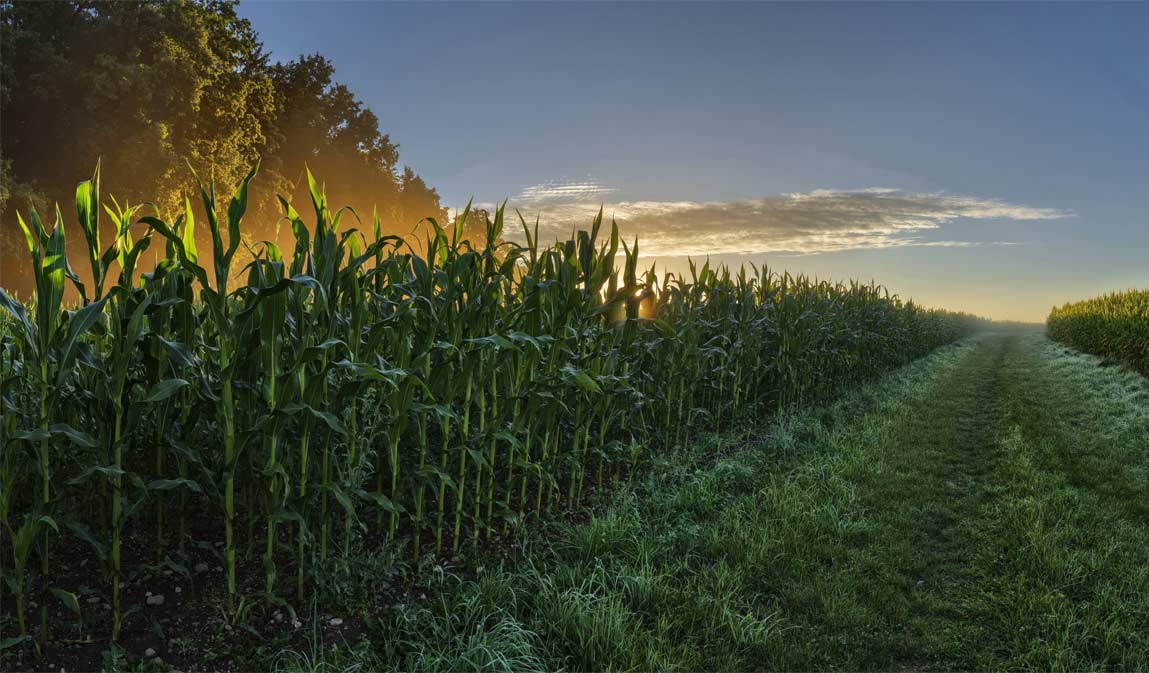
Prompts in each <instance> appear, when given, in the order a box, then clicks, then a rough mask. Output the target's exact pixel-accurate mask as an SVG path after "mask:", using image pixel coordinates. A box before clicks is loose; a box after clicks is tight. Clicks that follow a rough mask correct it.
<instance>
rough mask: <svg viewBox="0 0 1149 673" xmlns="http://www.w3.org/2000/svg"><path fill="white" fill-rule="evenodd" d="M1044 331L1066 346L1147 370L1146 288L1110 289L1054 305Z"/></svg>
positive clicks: (1148, 323)
mask: <svg viewBox="0 0 1149 673" xmlns="http://www.w3.org/2000/svg"><path fill="white" fill-rule="evenodd" d="M1046 332H1047V333H1048V334H1049V337H1050V338H1051V339H1054V340H1056V341H1060V342H1062V343H1064V344H1066V345H1067V346H1071V347H1073V348H1076V349H1078V350H1081V351H1085V352H1086V353H1093V354H1094V355H1101V356H1103V357H1109V358H1113V359H1114V360H1119V361H1121V362H1123V363H1125V364H1126V365H1128V366H1130V367H1132V368H1134V369H1136V370H1137V371H1140V372H1141V373H1143V374H1149V290H1129V291H1126V292H1113V293H1110V294H1106V295H1103V296H1100V297H1095V298H1093V299H1087V300H1085V301H1079V302H1075V303H1070V304H1065V305H1064V306H1061V307H1057V308H1054V309H1053V310H1052V311H1051V312H1050V314H1049V318H1048V320H1047V321H1046Z"/></svg>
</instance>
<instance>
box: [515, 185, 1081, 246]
mask: <svg viewBox="0 0 1149 673" xmlns="http://www.w3.org/2000/svg"><path fill="white" fill-rule="evenodd" d="M614 192H615V190H612V189H609V188H607V187H604V186H603V185H601V184H599V183H598V182H596V181H594V180H587V181H554V182H548V183H544V184H541V185H535V186H532V187H528V188H525V189H523V190H522V191H521V193H520V194H519V195H518V196H516V197H515V198H512V199H511V200H510V202H509V206H510V207H512V208H518V209H519V210H520V211H521V212H522V213H523V215H524V216H526V217H529V218H530V219H531V220H533V219H534V216H535V215H536V214H537V215H539V217H540V235H541V236H540V237H541V238H543V240H546V239H547V238H548V237H551V238H565V237H566V236H567V235H569V233H570V231H571V228H572V227H583V226H586V225H587V224H588V223H589V222H590V219H591V218H592V217H593V216H594V214H595V213H596V212H597V211H598V208H599V204H600V203H603V202H608V197H609V196H610V195H611V194H613V193H614ZM605 214H606V218H607V219H608V220H609V219H610V218H611V217H613V218H614V219H616V220H617V221H618V223H619V227H620V229H621V230H622V232H623V233H624V234H625V235H626V236H627V237H628V238H633V237H634V236H636V235H637V236H638V237H639V239H640V241H641V242H642V250H643V253H644V254H648V255H704V254H722V253H749V254H756V253H767V252H773V253H777V252H784V253H797V254H811V253H818V252H831V251H837V250H850V249H860V248H891V247H902V246H942V247H969V246H975V245H996V244H998V243H999V242H997V241H958V240H926V239H924V238H923V235H924V234H925V233H927V232H930V231H932V230H937V229H940V228H942V227H944V226H945V225H947V224H950V223H952V222H955V221H959V220H963V219H971V220H985V219H1002V220H1051V219H1059V218H1064V217H1071V216H1072V213H1070V212H1068V211H1064V210H1058V209H1054V208H1034V207H1030V206H1025V205H1019V204H1014V203H1008V202H1006V201H1002V200H999V199H985V198H978V197H971V196H953V195H947V194H928V193H926V194H923V193H910V192H903V191H901V190H897V189H891V188H885V187H874V188H867V189H848V190H835V189H818V190H814V191H811V192H805V193H792V194H782V195H777V196H766V197H762V198H755V199H742V200H736V201H622V202H619V203H616V204H614V205H611V204H609V202H608V203H607V205H606V207H605ZM510 229H511V230H513V229H514V228H513V227H511V228H510Z"/></svg>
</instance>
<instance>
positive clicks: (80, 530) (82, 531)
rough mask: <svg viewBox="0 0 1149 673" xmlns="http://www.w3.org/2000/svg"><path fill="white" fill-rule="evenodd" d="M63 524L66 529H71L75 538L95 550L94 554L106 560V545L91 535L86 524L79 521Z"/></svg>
mask: <svg viewBox="0 0 1149 673" xmlns="http://www.w3.org/2000/svg"><path fill="white" fill-rule="evenodd" d="M64 526H65V527H66V528H67V529H68V530H70V531H72V535H75V536H76V537H77V538H79V539H81V540H83V541H84V542H87V543H88V546H90V547H91V548H92V550H93V551H95V552H96V556H98V557H99V558H100V560H101V561H106V560H107V558H108V547H107V545H105V544H104V543H103V542H100V541H99V540H97V539H96V538H95V536H93V535H92V531H90V530H88V527H87V526H85V525H84V524H83V523H81V522H79V521H68V522H66V523H65V524H64Z"/></svg>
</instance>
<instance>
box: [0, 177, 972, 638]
mask: <svg viewBox="0 0 1149 673" xmlns="http://www.w3.org/2000/svg"><path fill="white" fill-rule="evenodd" d="M253 174H254V170H253V171H252V175H253ZM251 177H252V176H251V175H249V176H248V178H247V181H245V182H244V183H243V184H242V186H241V187H240V188H239V190H238V191H237V192H236V194H235V195H234V197H233V198H232V199H231V200H230V202H229V203H228V204H227V205H226V207H224V206H222V205H221V204H219V203H218V202H217V197H216V194H215V188H214V185H213V186H208V187H204V186H203V185H202V184H201V192H202V193H201V195H200V196H201V199H202V202H203V208H204V210H202V211H200V212H201V213H206V218H205V219H206V223H201V222H199V221H197V218H196V215H195V212H194V211H193V208H192V207H191V204H190V203H187V204H186V205H185V212H184V213H183V214H181V215H180V216H179V217H176V218H175V219H174V220H170V219H169V220H165V219H161V218H160V217H157V216H153V215H146V216H142V217H140V214H141V210H140V209H139V208H137V207H129V206H120V205H119V204H118V203H116V202H115V201H114V200H113V201H112V203H111V204H110V205H108V206H103V207H102V206H101V203H100V198H99V171H98V169H97V172H96V174H95V175H94V176H93V178H92V179H91V180H89V181H86V182H84V183H82V184H81V185H80V186H79V188H78V189H77V193H76V215H77V218H78V224H79V230H80V232H81V233H82V234H83V240H82V241H81V245H82V246H83V249H84V257H83V258H86V262H87V263H88V265H89V266H90V271H91V279H90V280H88V282H87V284H85V283H83V282H81V280H80V278H79V277H78V275H77V274H75V273H73V271H72V270H71V269H70V268H69V266H68V264H67V261H66V256H65V231H64V230H65V226H64V218H63V217H61V215H60V213H59V210H58V209H57V213H56V219H57V222H56V224H55V226H54V228H53V229H51V230H50V231H49V230H48V229H47V228H46V227H45V226H44V224H43V223H42V222H41V220H40V218H39V217H38V216H37V215H36V213H35V212H33V213H31V214H30V216H29V222H28V223H25V222H24V221H23V220H21V226H24V228H25V234H26V236H27V240H28V248H29V251H30V255H31V259H32V261H33V264H34V266H35V274H36V292H37V294H36V297H35V301H34V304H33V305H32V306H25V305H22V304H20V303H18V302H16V301H14V300H12V299H11V298H10V297H9V296H8V295H6V294H3V293H2V292H0V301H2V303H3V305H4V307H5V308H6V309H7V313H8V317H7V318H6V319H5V320H4V321H3V322H2V326H3V332H2V336H0V345H2V347H0V380H2V381H3V390H2V396H0V397H2V401H3V411H4V414H3V421H2V423H0V440H2V446H3V455H2V457H0V487H2V488H3V493H2V495H0V522H2V524H3V530H4V531H5V533H6V535H5V536H4V538H3V541H2V542H0V552H2V553H4V554H5V555H7V557H8V559H9V560H8V561H6V562H5V563H3V564H2V566H0V567H2V568H3V572H4V574H5V579H6V580H7V588H8V592H9V595H10V596H11V597H12V598H13V599H14V600H13V602H14V605H15V608H14V609H15V611H16V613H17V616H18V620H19V625H20V629H21V633H22V634H27V633H28V629H27V627H26V617H25V611H26V608H25V606H26V596H28V595H34V596H36V597H37V598H38V601H39V602H38V604H39V607H40V635H41V640H46V639H47V638H48V624H49V620H48V616H47V615H48V612H47V604H48V602H49V601H56V600H57V599H58V600H59V601H62V602H63V603H64V604H65V605H67V606H69V607H71V608H72V609H74V610H75V611H77V612H79V610H80V606H81V604H80V602H78V601H77V597H76V594H75V593H73V592H74V591H75V589H76V588H75V587H69V586H57V585H56V582H57V581H58V580H59V578H58V577H57V576H56V575H55V574H54V573H53V564H52V552H53V549H57V550H58V549H59V548H60V547H61V546H62V545H63V541H61V538H71V541H72V542H71V546H70V547H69V548H74V547H75V545H76V544H83V545H84V547H83V548H84V549H86V550H88V551H86V552H85V553H87V554H89V558H90V560H95V561H97V563H95V564H93V565H89V566H88V567H89V568H92V567H93V566H95V567H98V568H101V569H102V571H101V572H102V573H103V582H105V583H106V584H105V586H107V588H108V594H107V599H108V602H109V603H110V606H111V614H110V615H109V616H108V617H107V619H109V620H110V623H111V624H112V638H113V639H114V638H115V637H116V635H117V634H118V632H119V629H120V625H121V621H122V619H123V618H124V615H126V614H130V613H129V611H128V610H127V609H126V608H125V606H124V605H123V604H122V601H121V597H120V593H121V592H120V585H121V582H122V581H123V580H124V579H125V578H126V577H128V576H130V575H131V574H132V573H133V572H136V573H139V572H142V571H143V570H144V569H149V568H155V567H157V565H156V564H165V565H167V566H168V567H173V566H174V567H178V568H182V567H183V566H182V565H181V564H187V563H188V559H189V558H192V556H193V554H201V555H202V554H203V553H205V552H203V551H202V550H203V549H204V548H207V549H208V550H209V552H212V553H216V554H218V558H219V561H218V562H219V564H220V565H222V566H224V567H225V568H226V574H227V587H226V596H227V599H226V609H227V611H228V613H229V614H230V615H236V614H238V613H240V612H242V611H243V610H244V609H245V607H244V606H245V605H246V606H250V605H252V604H253V603H256V602H260V601H263V600H268V601H273V602H276V603H277V604H280V605H282V604H284V601H285V600H287V599H291V601H292V603H294V604H295V605H300V604H302V602H303V600H304V599H305V597H306V595H307V592H308V589H309V586H310V583H309V579H310V577H311V575H310V573H311V572H312V571H313V568H315V567H316V565H317V564H322V563H325V562H326V561H327V559H328V558H329V557H339V556H341V555H347V554H352V553H355V549H356V548H359V547H360V546H361V545H363V544H374V545H393V546H394V548H395V549H397V550H402V552H403V553H406V554H410V555H411V556H412V557H413V558H415V559H419V558H420V557H427V556H430V555H436V556H439V555H446V554H453V553H454V552H455V551H456V550H458V549H459V548H460V546H461V545H463V544H464V543H466V542H468V541H479V540H481V539H484V538H488V537H490V536H491V535H492V533H493V532H494V533H495V534H502V533H505V532H508V531H510V532H513V531H515V530H519V529H520V528H521V527H522V526H523V525H526V524H528V523H529V522H530V521H532V520H533V519H535V518H537V517H542V516H545V515H546V514H547V513H549V512H551V511H553V510H556V509H571V508H577V507H578V506H579V504H580V502H581V501H582V500H583V498H584V496H585V494H586V493H587V492H588V491H589V490H590V489H591V488H592V487H597V486H599V485H601V484H603V483H604V482H606V481H608V480H612V479H618V478H621V477H624V476H625V475H626V474H628V473H629V472H630V471H631V470H632V469H634V468H635V467H637V466H639V464H640V463H642V462H643V461H644V459H645V457H646V456H647V455H648V454H649V453H650V452H651V451H657V450H663V449H666V448H667V447H673V446H675V445H678V444H681V443H684V442H689V441H692V438H693V437H694V436H695V435H696V433H698V432H699V431H700V430H713V429H721V428H723V427H725V426H727V425H728V424H730V423H731V422H732V421H735V420H736V419H739V418H743V417H747V416H751V417H754V416H757V415H760V414H762V413H763V412H767V411H770V410H773V409H777V408H780V407H784V406H788V405H795V404H802V403H807V402H810V401H814V400H820V399H824V398H826V397H827V396H829V395H831V394H833V393H834V392H835V391H838V390H839V389H841V388H842V387H843V386H848V385H851V384H853V383H856V382H859V381H862V380H865V379H867V378H870V377H873V376H874V375H876V374H878V373H880V372H883V371H886V370H889V369H891V368H893V367H896V366H898V365H901V364H903V363H905V362H907V361H909V360H911V359H914V358H916V357H919V356H921V355H923V354H925V353H927V352H929V351H930V350H932V349H934V348H936V347H937V346H939V345H942V344H945V343H948V342H952V341H954V340H956V339H958V338H960V337H962V336H964V335H966V334H968V333H969V332H971V331H972V330H974V329H976V328H977V327H979V325H980V323H979V322H978V321H977V320H976V319H974V318H972V317H969V316H963V315H957V314H952V313H945V312H942V311H931V310H922V309H920V308H918V307H916V306H914V305H912V304H908V303H902V302H901V301H900V300H898V299H897V298H895V297H891V296H889V295H888V294H887V293H886V292H885V291H884V290H883V289H882V288H880V287H877V286H874V285H862V284H857V283H850V284H833V283H827V282H824V281H816V280H812V279H810V278H806V277H802V276H799V277H793V276H790V275H788V274H787V275H778V274H775V273H772V272H769V271H767V270H766V269H764V268H763V269H759V268H753V269H752V272H747V271H746V270H745V269H743V270H741V271H740V272H739V273H737V274H732V273H730V272H729V271H728V270H727V269H725V268H722V269H713V268H711V267H710V266H709V264H704V265H702V266H701V267H698V266H695V265H691V267H690V277H689V278H684V277H681V276H676V275H672V274H664V275H662V276H657V275H656V273H655V271H654V269H653V268H652V269H650V270H648V271H644V272H640V271H639V269H638V263H639V256H638V242H637V241H636V242H635V243H634V244H633V245H627V244H626V243H625V242H621V241H620V239H619V233H618V229H617V227H614V226H612V227H611V231H610V232H609V235H608V236H606V237H605V239H602V238H601V237H600V234H601V233H602V231H601V225H602V216H601V213H600V215H599V217H598V218H596V219H595V220H594V222H593V224H592V226H591V229H590V231H580V232H578V234H577V235H576V236H575V238H573V239H572V240H569V241H565V242H560V243H558V244H555V245H550V246H547V245H543V244H541V243H540V242H539V240H538V229H537V224H536V225H535V227H534V228H532V227H530V226H527V224H526V222H522V224H523V233H524V235H525V237H526V244H525V245H519V244H512V243H498V242H499V241H501V240H502V230H503V226H504V213H503V210H502V209H499V210H498V211H497V212H496V213H495V215H494V218H493V219H490V220H488V222H487V231H486V236H485V240H483V241H467V240H461V237H462V223H463V222H464V221H466V218H467V213H465V212H464V213H462V214H461V215H460V217H459V218H458V220H457V221H456V222H455V223H454V224H453V225H450V226H447V227H441V226H440V225H439V224H438V223H437V222H433V221H432V222H429V223H428V229H427V231H428V232H429V233H428V235H427V240H425V241H420V242H419V244H418V246H417V249H418V250H423V251H429V252H427V253H420V252H418V251H417V250H416V247H413V246H412V245H409V244H408V242H407V241H405V240H403V239H400V238H396V237H391V236H383V235H381V234H380V230H379V223H378V222H374V223H373V225H372V226H366V227H365V226H363V225H362V224H361V223H359V222H358V221H355V222H352V220H357V218H356V217H355V216H353V215H352V214H350V211H347V210H336V211H333V210H332V209H331V208H329V206H328V204H327V201H326V198H325V196H324V193H323V190H322V189H321V188H320V187H318V186H317V185H316V183H315V181H314V180H313V179H311V176H310V174H309V175H308V178H309V180H310V186H311V198H312V207H313V211H314V214H313V215H312V216H311V217H310V219H308V220H305V219H304V218H303V217H302V216H300V215H299V214H298V213H297V212H296V210H295V208H294V207H293V206H292V205H291V204H289V203H288V202H286V201H285V200H283V199H281V202H282V207H283V210H284V214H285V218H286V221H287V222H288V223H289V224H290V227H291V231H292V232H293V234H294V241H295V243H294V248H293V249H291V250H281V249H280V248H279V247H277V246H276V245H274V244H272V243H269V242H263V243H259V244H256V245H254V246H252V247H251V248H250V256H251V259H252V260H253V261H251V262H250V263H248V264H246V265H245V266H244V267H243V268H238V269H237V268H233V265H235V266H238V264H236V253H237V251H238V250H240V245H241V236H240V232H241V218H242V217H243V215H244V211H245V210H246V203H247V191H248V182H249V181H250V180H251ZM197 179H198V178H197ZM101 210H104V211H106V213H107V215H108V216H109V217H110V218H111V220H112V225H113V226H114V230H115V234H114V240H112V241H111V242H110V244H108V245H107V246H106V247H105V243H102V242H101V241H100V227H101V225H100V222H99V219H100V211H101ZM520 221H521V218H520ZM352 225H354V226H352ZM204 226H206V227H207V229H208V231H209V233H210V236H211V249H210V250H202V251H201V250H199V249H198V248H197V245H196V228H197V227H201V228H202V227H204ZM157 246H162V249H163V255H162V256H161V257H162V259H161V261H159V262H158V264H156V265H155V266H154V268H152V269H148V270H146V271H145V270H143V269H141V268H139V266H140V264H139V262H140V260H141V259H142V257H141V255H142V254H143V253H144V251H145V250H148V249H149V247H151V248H157ZM620 246H621V253H622V262H623V263H622V265H621V268H619V269H616V267H615V260H616V255H617V253H619V252H620ZM83 258H82V259H83ZM237 278H238V279H242V280H239V281H238V282H235V281H236V279H237ZM69 282H70V283H72V284H73V285H75V286H76V288H77V289H78V291H79V292H80V295H81V296H82V297H83V299H82V302H81V303H80V305H79V306H78V307H77V308H74V309H67V308H65V307H64V306H63V297H64V290H65V285H66V283H69ZM233 283H234V284H233ZM205 525H206V528H205ZM205 531H207V532H205ZM126 537H130V538H131V539H133V540H136V541H137V544H136V546H137V547H138V546H139V544H140V541H143V542H142V544H143V545H145V549H148V548H150V551H149V552H148V553H147V554H146V556H147V557H150V558H135V559H134V561H133V563H134V566H133V565H132V564H128V563H127V562H126V561H125V558H124V549H125V547H124V540H125V538H126ZM217 544H218V546H216V545H217ZM193 546H194V548H193ZM253 554H255V555H256V556H257V558H259V557H261V558H262V570H261V571H257V572H258V573H259V574H261V575H263V577H262V581H260V582H259V583H258V585H259V586H260V587H261V588H262V590H260V589H259V588H253V583H252V582H250V581H248V582H244V581H243V580H244V579H245V578H244V577H239V578H237V570H236V567H237V555H238V556H240V557H241V559H242V558H243V557H248V558H250V557H252V555H253ZM138 556H139V554H137V557H138ZM196 558H199V557H198V556H197V557H196ZM35 562H38V564H39V569H38V571H37V570H35ZM30 563H32V565H29V564H30ZM185 571H186V569H185ZM281 571H287V572H288V573H292V571H293V575H294V577H291V578H290V579H289V580H288V581H286V582H284V581H282V579H281V577H280V575H281ZM247 579H250V577H249V578H247ZM222 593H223V588H222V587H221V595H222ZM255 599H259V601H257V600H255ZM27 637H28V638H29V639H30V638H31V636H27Z"/></svg>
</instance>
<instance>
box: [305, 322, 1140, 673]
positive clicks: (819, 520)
mask: <svg viewBox="0 0 1149 673" xmlns="http://www.w3.org/2000/svg"><path fill="white" fill-rule="evenodd" d="M1099 364H1100V363H1099V361H1097V360H1096V359H1094V358H1090V357H1087V356H1082V355H1079V354H1074V353H1071V352H1068V351H1066V350H1064V349H1063V348H1061V347H1060V346H1057V345H1055V344H1053V343H1051V342H1049V341H1047V340H1046V339H1044V338H1043V337H1041V336H1040V335H1037V334H1035V333H1031V334H1028V335H1020V336H1019V335H992V336H986V337H983V338H980V339H976V340H973V341H969V342H966V343H964V344H962V345H959V346H956V347H950V348H946V349H943V351H941V352H939V353H937V354H935V355H933V356H930V357H929V358H926V359H925V360H923V361H920V362H918V363H915V364H912V365H910V366H908V367H906V368H904V369H902V370H900V371H898V372H897V373H895V374H892V375H890V376H887V377H886V378H885V379H883V380H882V381H880V382H878V383H876V384H873V385H869V386H866V387H864V388H862V389H861V390H858V391H857V392H855V393H853V394H850V395H849V396H847V397H846V398H845V399H843V400H841V401H839V402H838V403H835V404H832V405H830V406H827V407H822V408H817V409H811V410H808V411H806V412H803V413H799V414H796V415H792V416H789V417H786V418H783V419H781V420H780V421H779V422H778V423H776V424H773V425H770V424H766V425H763V426H762V427H759V428H754V430H755V434H753V435H751V436H740V435H738V434H736V433H728V434H725V435H716V436H710V437H708V438H706V439H705V440H704V441H701V442H699V443H697V444H696V445H694V446H692V447H690V448H689V449H688V450H683V451H681V452H680V453H678V454H674V455H668V456H665V457H664V458H661V459H660V460H658V461H657V463H656V465H655V466H654V467H653V468H652V469H651V471H650V472H649V473H648V474H647V475H645V476H644V477H643V478H641V479H638V480H635V481H634V482H632V483H631V484H629V485H627V486H625V487H622V488H621V490H619V491H617V492H616V493H615V494H614V496H613V497H612V498H611V499H610V501H609V502H608V503H606V504H605V505H604V506H603V508H602V509H601V510H600V511H599V513H598V514H596V515H595V516H594V517H592V518H591V519H590V520H589V521H588V522H585V523H583V524H580V525H573V526H566V527H564V528H563V529H562V530H560V531H557V533H554V532H553V533H552V534H553V535H554V536H553V537H551V538H548V539H549V540H550V541H549V542H548V541H544V540H536V543H537V546H536V547H535V548H534V549H531V550H529V552H528V553H527V554H526V556H525V558H523V559H522V560H519V561H513V562H507V563H506V564H504V567H500V568H494V569H486V570H485V571H484V572H482V573H481V574H480V576H479V578H478V579H477V580H475V581H469V582H464V583H462V584H460V585H459V586H457V587H454V588H453V589H451V590H449V591H448V592H447V596H448V598H445V599H443V601H442V603H441V604H437V605H423V606H418V607H412V608H408V609H405V610H403V611H401V612H399V613H398V615H397V617H396V618H395V619H394V620H393V621H391V622H388V623H381V624H380V625H379V629H378V631H377V633H375V634H371V635H370V636H368V638H369V639H372V643H371V646H370V647H365V648H364V649H363V651H362V654H363V656H364V657H365V658H364V659H361V660H359V661H360V663H363V664H364V665H366V666H368V667H369V668H376V667H392V668H397V669H412V670H443V669H459V668H467V669H471V668H480V667H481V668H484V670H558V669H566V670H654V669H657V670H699V669H703V670H735V669H737V670H749V669H754V670H762V669H769V670H812V669H819V670H829V669H837V670H938V669H946V670H951V669H966V670H970V669H977V670H985V669H994V670H1004V669H1025V670H1030V669H1033V670H1145V669H1146V668H1147V664H1146V654H1145V653H1146V652H1149V613H1147V612H1146V611H1145V609H1144V606H1145V605H1146V600H1149V517H1146V510H1145V505H1144V503H1146V502H1149V500H1147V499H1146V497H1145V496H1146V495H1147V493H1146V489H1149V474H1147V465H1149V459H1147V457H1146V455H1145V453H1144V449H1145V447H1146V446H1149V413H1147V409H1149V406H1147V405H1146V402H1147V401H1149V384H1147V383H1146V381H1145V380H1144V379H1142V378H1140V377H1138V376H1136V375H1133V374H1131V373H1129V372H1127V371H1124V370H1121V369H1119V368H1112V367H1102V366H1099ZM475 562H476V563H483V561H475ZM445 581H449V582H453V581H454V580H445ZM319 656H320V658H322V655H321V654H320V655H319Z"/></svg>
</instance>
